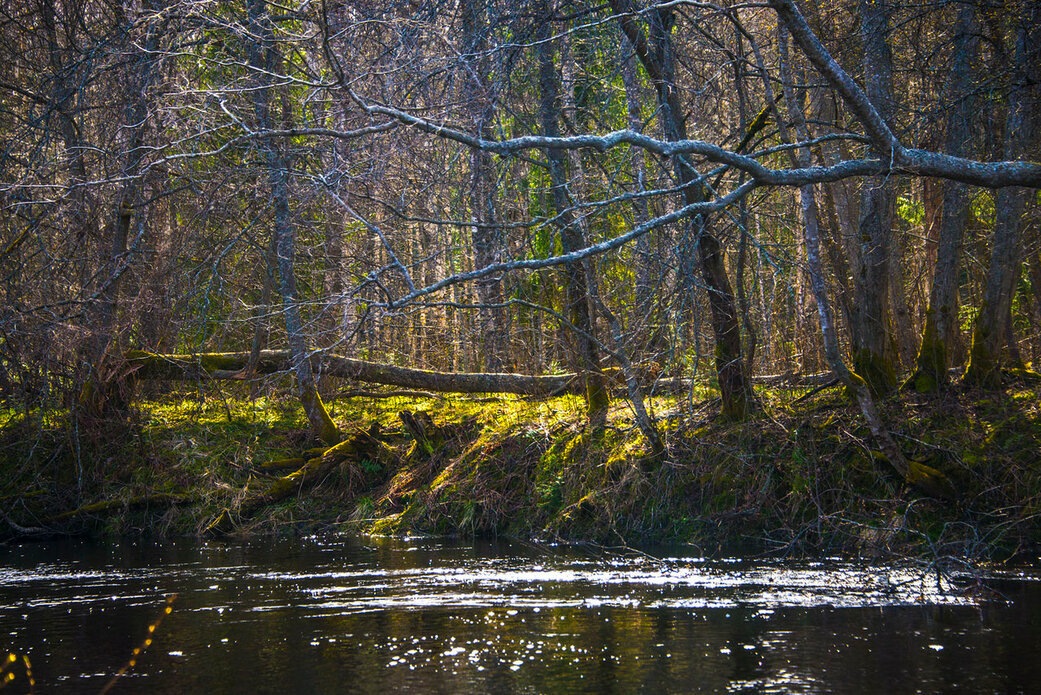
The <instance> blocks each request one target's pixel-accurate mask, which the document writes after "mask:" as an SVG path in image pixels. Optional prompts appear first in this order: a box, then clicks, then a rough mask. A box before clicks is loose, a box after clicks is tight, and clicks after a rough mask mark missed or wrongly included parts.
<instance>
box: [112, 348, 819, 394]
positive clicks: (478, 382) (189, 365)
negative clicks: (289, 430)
mask: <svg viewBox="0 0 1041 695" xmlns="http://www.w3.org/2000/svg"><path fill="white" fill-rule="evenodd" d="M249 357H250V353H248V352H207V353H198V354H184V355H164V354H158V353H153V352H145V351H143V350H131V351H129V352H127V353H126V360H127V367H128V371H129V372H130V373H131V374H132V375H133V376H134V377H135V378H138V379H178V380H183V379H191V378H198V377H202V376H205V377H207V378H211V379H232V380H235V379H238V380H241V379H246V378H249V377H250V376H252V375H253V374H278V373H282V372H286V373H288V372H289V371H290V368H291V367H290V356H289V351H288V350H262V351H260V353H259V357H258V359H257V362H256V364H255V365H254V369H253V372H252V373H250V372H248V371H247V370H248V369H249ZM313 361H314V362H315V363H316V365H317V366H318V367H319V370H320V372H321V374H322V375H323V376H331V377H337V378H341V379H349V380H352V381H359V382H364V383H370V384H381V385H383V386H398V387H402V388H406V389H412V390H418V391H425V392H427V393H416V394H415V395H424V396H425V395H433V394H435V393H514V394H519V395H525V396H558V395H562V394H572V395H576V396H584V395H586V383H585V379H583V378H582V376H581V375H578V374H554V375H549V376H529V375H526V374H504V373H500V374H496V373H482V372H434V371H430V370H426V369H412V368H409V367H398V366H395V365H389V364H379V363H376V362H367V361H365V360H357V359H353V358H350V357H342V356H340V355H323V356H316V357H314V358H313ZM603 371H604V374H605V375H607V377H608V378H609V379H610V380H611V381H612V383H615V384H616V386H617V387H618V388H619V389H621V388H622V384H623V382H622V375H621V374H620V372H619V370H618V369H617V368H613V367H612V368H608V369H604V370H603ZM643 376H645V377H646V378H645V379H644V381H645V382H646V388H647V390H648V391H650V392H652V393H655V394H663V393H683V392H685V391H687V390H689V389H690V388H691V385H692V384H691V380H690V379H686V378H683V377H669V378H656V376H655V375H654V374H653V372H652V373H650V374H646V375H643ZM831 378H832V377H831V374H830V373H823V374H808V375H797V374H772V375H765V376H759V377H754V378H753V381H756V382H760V383H763V384H766V385H779V384H782V383H783V384H787V385H792V386H816V385H819V384H821V383H826V382H827V381H829V380H830V379H831ZM347 395H350V394H347ZM357 395H362V396H371V395H372V394H368V393H365V392H362V393H359V394H357ZM384 395H387V394H384ZM398 395H406V394H404V393H401V394H398Z"/></svg>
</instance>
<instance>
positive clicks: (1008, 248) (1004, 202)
mask: <svg viewBox="0 0 1041 695" xmlns="http://www.w3.org/2000/svg"><path fill="white" fill-rule="evenodd" d="M1017 19H1018V22H1017V24H1018V25H1019V26H1018V28H1017V32H1016V50H1015V58H1014V65H1015V66H1016V67H1015V70H1014V72H1013V79H1012V84H1011V85H1010V94H1009V99H1008V114H1007V116H1006V121H1005V159H1007V160H1014V159H1018V158H1020V157H1022V156H1024V155H1027V154H1028V148H1029V145H1030V141H1031V137H1032V136H1033V132H1032V124H1033V119H1032V111H1033V109H1034V102H1035V95H1034V90H1035V89H1036V77H1037V75H1036V73H1035V70H1036V66H1035V65H1034V64H1033V63H1032V62H1031V60H1030V58H1031V57H1032V56H1037V54H1038V51H1039V49H1041V5H1039V4H1037V3H1034V4H1032V5H1031V6H1030V7H1029V9H1024V12H1023V14H1022V15H1020V16H1019V17H1018V18H1017ZM1029 192H1030V191H1029V189H1025V188H1019V187H1008V188H1002V189H1000V190H999V191H998V193H997V196H996V200H995V203H994V207H995V213H996V214H995V219H994V242H993V247H992V250H991V256H990V269H989V270H988V272H987V284H986V289H985V291H984V296H983V304H982V305H981V306H980V311H979V314H977V316H976V322H975V324H974V325H973V331H972V348H971V349H970V354H969V367H968V369H967V370H966V372H965V381H966V382H967V383H970V384H973V385H975V386H981V387H984V388H997V387H999V386H1000V385H1001V371H1000V366H1001V359H1000V356H1001V347H1002V344H1003V343H1004V342H1005V323H1006V322H1007V321H1008V316H1009V310H1010V307H1011V305H1012V294H1013V290H1014V288H1015V283H1016V281H1017V279H1018V278H1019V274H1020V259H1019V227H1020V224H1021V222H1022V218H1023V211H1024V209H1025V206H1026V199H1027V195H1028V194H1029Z"/></svg>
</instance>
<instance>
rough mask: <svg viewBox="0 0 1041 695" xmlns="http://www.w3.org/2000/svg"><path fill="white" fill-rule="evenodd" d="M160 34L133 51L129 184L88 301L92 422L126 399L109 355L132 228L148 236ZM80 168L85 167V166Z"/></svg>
mask: <svg viewBox="0 0 1041 695" xmlns="http://www.w3.org/2000/svg"><path fill="white" fill-rule="evenodd" d="M146 8H148V9H151V8H152V3H151V2H147V3H146ZM120 20H121V21H122V22H123V23H124V24H125V26H127V27H128V28H129V27H131V26H132V24H133V21H134V20H133V19H131V18H129V17H125V16H121V17H120ZM158 32H159V27H158V26H156V24H155V22H154V21H153V20H152V19H149V20H148V21H147V23H146V28H145V36H144V37H143V38H142V40H141V44H140V46H135V47H133V48H131V51H130V55H129V57H130V60H131V62H130V65H131V67H130V70H129V83H128V85H127V86H128V90H127V91H128V98H127V103H126V107H125V109H124V120H123V127H122V128H121V135H122V139H121V146H120V148H119V149H120V151H121V152H122V153H123V157H124V158H123V162H122V167H121V171H120V178H121V179H122V180H123V181H124V183H123V184H122V186H121V188H120V191H119V197H118V200H117V201H116V204H115V205H114V206H113V209H112V211H111V215H112V216H111V218H110V221H109V223H108V226H107V230H106V235H107V242H108V248H107V249H105V248H104V244H102V250H103V255H102V257H101V259H100V267H101V271H100V272H98V273H97V274H96V277H97V278H98V281H97V286H96V288H95V289H94V291H93V293H92V295H91V296H90V297H89V298H88V300H87V305H86V308H85V311H84V315H85V317H86V325H87V329H88V331H89V338H88V340H87V348H86V358H87V360H88V364H89V366H90V374H89V376H88V380H87V383H86V385H85V386H84V388H83V390H82V391H81V394H80V401H81V405H82V406H83V407H84V409H85V412H86V413H87V414H88V415H90V416H92V417H97V416H100V415H102V414H103V413H105V412H106V411H107V410H108V409H110V408H111V407H112V406H114V405H116V402H117V401H118V400H120V394H119V393H118V391H117V389H118V388H119V386H118V384H117V383H115V382H113V381H112V376H113V375H114V371H113V367H112V366H111V365H110V364H109V362H110V360H109V354H110V348H111V347H112V343H113V342H114V339H115V335H116V318H117V311H118V308H119V299H120V290H121V285H122V278H123V275H124V273H126V271H127V270H128V269H129V268H130V265H131V264H132V262H133V260H134V253H133V251H132V249H130V248H129V247H128V244H129V242H130V239H131V229H132V227H134V226H135V225H136V227H137V233H136V234H135V236H136V237H140V236H141V235H143V233H144V231H145V224H146V219H145V217H144V212H143V210H142V209H141V207H140V205H139V204H140V202H141V195H142V185H143V184H142V180H141V168H142V163H143V161H144V155H145V136H146V135H147V133H148V130H149V123H150V118H149V94H148V92H149V90H150V88H151V86H152V84H153V80H154V77H155V70H156V62H157V60H158V51H157V50H156V49H157V47H158V39H159V37H158ZM63 120H64V119H63ZM74 166H76V167H77V168H79V167H81V165H80V164H76V165H74ZM77 173H82V172H77Z"/></svg>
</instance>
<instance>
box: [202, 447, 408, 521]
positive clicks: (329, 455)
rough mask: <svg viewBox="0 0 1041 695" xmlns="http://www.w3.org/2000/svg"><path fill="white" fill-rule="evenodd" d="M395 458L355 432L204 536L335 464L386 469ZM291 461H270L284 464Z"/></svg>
mask: <svg viewBox="0 0 1041 695" xmlns="http://www.w3.org/2000/svg"><path fill="white" fill-rule="evenodd" d="M396 459H397V456H396V454H394V452H393V451H391V450H390V449H389V448H388V447H387V445H385V444H384V443H383V442H381V441H379V440H378V439H375V438H374V437H373V436H372V435H371V434H370V433H369V432H365V431H363V430H357V431H356V432H355V433H354V434H352V435H351V436H350V437H348V438H347V439H345V440H344V441H342V442H340V443H339V444H336V445H334V446H331V447H329V448H327V449H324V450H322V452H321V453H320V454H319V455H317V456H314V457H313V458H310V459H307V460H306V461H304V463H303V465H302V466H300V467H299V468H297V469H296V470H295V471H293V472H292V473H290V474H289V475H285V476H282V477H281V478H276V479H275V480H274V481H273V482H272V483H271V484H270V485H269V486H268V487H267V488H266V489H265V490H263V491H262V492H258V493H255V494H253V495H250V496H249V497H247V498H246V499H245V500H243V501H242V503H241V504H240V505H239V508H238V509H237V510H234V511H233V510H231V509H225V510H224V511H222V512H221V513H220V514H219V515H218V516H217V518H216V519H214V520H213V521H212V522H211V523H210V524H209V525H208V526H207V527H206V533H209V534H213V535H222V534H225V533H228V532H229V531H231V530H232V529H233V528H234V526H235V525H236V523H237V522H241V521H245V520H248V519H250V518H251V517H252V516H253V515H255V514H256V513H257V512H258V511H260V510H261V509H262V508H264V507H266V506H268V505H271V504H274V503H276V502H279V501H281V500H284V499H286V498H288V497H291V496H293V495H295V494H297V493H298V492H300V491H301V490H303V489H304V488H306V487H308V486H310V485H313V484H314V483H316V482H318V481H319V480H321V479H322V478H323V477H324V476H325V475H327V474H328V473H329V472H330V471H332V470H333V468H335V467H336V466H338V465H341V464H344V463H345V462H348V461H359V462H360V461H363V460H368V461H376V462H379V463H380V467H381V468H383V467H388V466H389V465H390V464H392V463H393V462H394V461H395V460H396ZM291 460H292V459H281V460H279V461H276V462H272V463H274V464H276V465H283V464H286V463H288V462H289V461H291Z"/></svg>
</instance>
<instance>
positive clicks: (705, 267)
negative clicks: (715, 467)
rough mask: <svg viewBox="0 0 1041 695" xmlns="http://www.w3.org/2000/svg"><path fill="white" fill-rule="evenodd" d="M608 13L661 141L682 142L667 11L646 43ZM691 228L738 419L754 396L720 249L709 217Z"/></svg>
mask: <svg viewBox="0 0 1041 695" xmlns="http://www.w3.org/2000/svg"><path fill="white" fill-rule="evenodd" d="M611 8H612V9H613V11H614V12H615V14H617V15H618V22H619V25H620V26H621V29H622V31H623V33H624V34H625V36H626V38H628V39H629V43H630V44H632V46H633V48H634V49H635V50H636V56H637V57H638V58H639V59H640V63H641V64H642V65H643V67H644V70H646V71H647V74H648V76H649V77H650V78H651V82H652V83H653V84H654V86H655V90H656V92H657V97H658V106H659V109H660V117H661V121H662V125H663V127H664V130H665V138H666V139H667V140H670V141H677V140H685V139H686V137H687V133H686V122H685V119H684V116H683V110H682V106H681V104H680V99H679V89H678V86H677V85H676V83H675V80H674V66H673V56H672V33H671V32H672V23H673V21H674V15H673V13H672V11H671V10H670V9H666V8H659V9H655V10H653V11H651V12H649V13H648V14H647V17H648V20H649V23H650V27H651V34H650V35H651V38H650V41H648V38H647V36H646V35H644V33H643V30H642V29H640V27H638V26H637V25H636V22H635V21H634V17H635V16H636V15H635V13H634V11H633V9H632V7H631V6H630V3H629V2H628V0H611ZM672 159H673V162H672V163H673V168H674V170H675V172H676V179H677V180H678V181H679V183H680V185H682V186H683V195H684V202H685V203H686V204H687V205H691V204H694V203H700V202H704V201H705V199H706V190H705V186H704V185H703V184H701V183H700V182H699V183H695V182H696V181H697V178H698V173H697V170H695V169H694V167H693V166H691V164H690V162H689V160H688V159H687V157H686V156H684V155H678V156H675V157H673V158H672ZM691 222H692V224H693V225H694V228H695V230H696V239H697V248H698V260H699V262H700V266H701V276H702V280H703V281H704V283H705V287H706V290H707V292H708V300H709V309H710V311H711V325H712V334H713V337H714V338H715V343H716V360H715V362H716V365H715V366H716V375H717V378H718V380H719V391H720V400H721V402H722V414H723V416H724V417H727V418H732V419H740V418H743V417H745V416H747V415H748V413H749V412H751V410H752V409H753V407H754V396H753V394H752V390H751V384H750V382H749V380H748V375H747V374H746V373H745V363H744V360H743V352H742V349H741V325H740V323H739V321H738V315H737V308H736V306H735V302H734V292H733V290H732V289H731V285H730V279H729V278H728V277H727V273H726V267H725V265H724V259H723V248H722V246H721V245H720V243H719V240H718V239H716V237H715V236H714V235H713V234H712V230H711V227H710V224H709V219H708V217H707V216H705V215H697V216H696V217H695V218H694V219H693V220H691Z"/></svg>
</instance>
